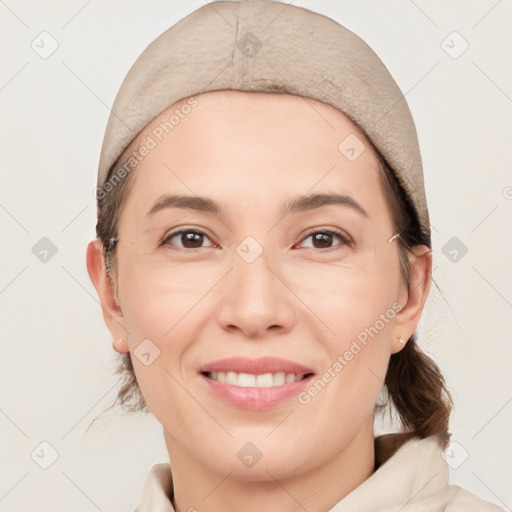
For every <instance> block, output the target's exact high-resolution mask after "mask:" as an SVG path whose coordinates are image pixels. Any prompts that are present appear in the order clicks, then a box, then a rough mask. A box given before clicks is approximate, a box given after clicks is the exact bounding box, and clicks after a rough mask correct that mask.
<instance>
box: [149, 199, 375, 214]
mask: <svg viewBox="0 0 512 512" xmlns="http://www.w3.org/2000/svg"><path fill="white" fill-rule="evenodd" d="M330 205H341V206H346V207H348V208H351V209H352V210H354V211H356V212H357V213H360V214H361V215H364V216H365V217H368V214H367V213H366V211H365V209H364V208H363V207H362V206H361V205H360V204H359V203H358V202H357V201H355V200H354V199H353V198H351V197H350V196H347V195H342V194H336V193H332V194H309V195H307V196H301V197H297V198H295V199H293V200H292V201H289V202H288V203H286V204H285V205H284V206H283V208H282V210H281V215H282V216H283V217H284V216H285V215H287V214H288V213H298V212H306V211H310V210H316V209H318V208H322V207H324V206H330ZM165 208H185V209H190V210H196V211H203V212H209V213H213V214H214V215H220V214H221V212H222V210H221V207H220V206H219V204H218V203H216V202H215V201H213V200H211V199H208V198H206V197H199V196H195V197H193V196H183V195H169V194H167V195H163V196H160V197H159V198H158V200H157V201H156V203H155V204H154V205H153V206H152V207H151V209H150V210H149V211H148V213H147V214H146V218H147V219H148V218H149V217H151V216H152V215H153V214H155V213H156V212H158V211H160V210H163V209H165Z"/></svg>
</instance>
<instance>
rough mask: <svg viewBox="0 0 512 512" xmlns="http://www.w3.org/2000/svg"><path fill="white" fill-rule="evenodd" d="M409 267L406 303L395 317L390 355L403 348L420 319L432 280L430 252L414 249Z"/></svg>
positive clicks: (421, 247) (426, 248)
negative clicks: (409, 274) (409, 277)
mask: <svg viewBox="0 0 512 512" xmlns="http://www.w3.org/2000/svg"><path fill="white" fill-rule="evenodd" d="M409 265H410V269H411V282H410V285H409V289H408V290H407V294H406V297H407V298H406V301H404V302H406V303H405V304H404V306H403V307H402V309H401V310H400V312H399V313H398V314H397V316H396V317H395V333H396V334H395V337H394V339H393V340H392V342H391V353H392V354H395V353H396V352H400V350H402V349H403V348H404V346H405V344H406V343H407V340H408V339H409V338H410V337H411V336H412V334H413V333H414V330H415V329H416V327H417V326H418V323H419V321H420V319H421V315H422V313H423V308H424V306H425V302H426V300H427V297H428V293H429V291H430V283H431V279H432V275H431V272H432V251H431V250H430V249H429V248H428V247H426V246H424V245H421V246H416V247H414V248H413V249H412V254H410V256H409ZM401 340H403V341H401Z"/></svg>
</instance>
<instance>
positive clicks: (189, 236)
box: [160, 229, 215, 250]
mask: <svg viewBox="0 0 512 512" xmlns="http://www.w3.org/2000/svg"><path fill="white" fill-rule="evenodd" d="M175 238H176V239H177V240H178V241H179V242H180V243H181V245H177V247H179V248H181V249H184V250H194V249H200V248H202V247H204V246H203V243H204V240H205V239H206V240H210V239H209V238H208V236H207V235H206V234H205V233H203V232H202V231H197V230H195V229H180V230H179V231H174V232H173V233H170V234H169V235H167V236H165V237H164V238H163V239H162V241H161V243H160V246H164V245H171V246H172V245H176V244H175V243H172V242H171V241H172V240H173V239H175ZM214 246H215V244H210V245H209V246H206V247H214Z"/></svg>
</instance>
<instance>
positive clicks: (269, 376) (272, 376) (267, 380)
mask: <svg viewBox="0 0 512 512" xmlns="http://www.w3.org/2000/svg"><path fill="white" fill-rule="evenodd" d="M201 374H202V375H204V376H205V377H206V378H208V379H211V380H215V381H218V382H220V383H222V384H230V385H232V386H238V387H240V388H250V387H251V388H272V387H277V386H283V385H285V384H292V383H294V382H300V381H302V380H305V379H308V378H309V377H312V376H313V375H314V373H312V372H308V373H300V374H297V373H286V372H267V373H260V374H253V373H242V372H234V371H228V372H206V371H205V372H201Z"/></svg>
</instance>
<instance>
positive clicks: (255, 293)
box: [216, 252, 298, 338]
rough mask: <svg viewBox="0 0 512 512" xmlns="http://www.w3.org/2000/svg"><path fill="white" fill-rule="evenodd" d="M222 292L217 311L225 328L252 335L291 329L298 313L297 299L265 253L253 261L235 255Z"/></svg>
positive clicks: (249, 336) (254, 336)
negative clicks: (249, 261)
mask: <svg viewBox="0 0 512 512" xmlns="http://www.w3.org/2000/svg"><path fill="white" fill-rule="evenodd" d="M219 293H220V300H219V303H218V308H217V311H216V313H217V321H218V322H219V324H220V326H221V328H222V329H224V330H230V331H240V332H241V333H243V334H244V335H245V336H246V337H248V338H263V337H265V336H268V335H269V332H270V331H273V332H275V333H283V332H288V331H289V330H291V329H292V328H293V325H294V323H295V321H296V318H297V316H298V315H297V308H298V305H297V303H298V301H297V298H296V297H295V296H294V294H293V291H292V290H291V289H290V288H289V287H288V285H287V283H286V282H285V281H284V280H283V278H282V277H281V276H280V275H279V270H278V269H274V268H271V266H270V265H269V262H268V261H267V258H265V252H264V253H263V254H261V255H260V256H259V257H258V258H257V259H256V260H255V261H253V262H252V263H248V262H246V261H244V259H243V258H241V257H238V256H237V255H235V258H234V263H233V268H232V269H231V271H230V272H229V273H228V274H227V275H226V276H225V278H224V279H223V282H222V283H221V284H220V289H219Z"/></svg>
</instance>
